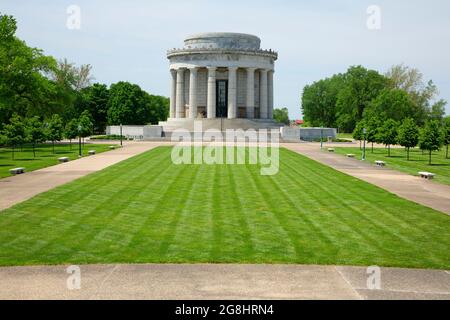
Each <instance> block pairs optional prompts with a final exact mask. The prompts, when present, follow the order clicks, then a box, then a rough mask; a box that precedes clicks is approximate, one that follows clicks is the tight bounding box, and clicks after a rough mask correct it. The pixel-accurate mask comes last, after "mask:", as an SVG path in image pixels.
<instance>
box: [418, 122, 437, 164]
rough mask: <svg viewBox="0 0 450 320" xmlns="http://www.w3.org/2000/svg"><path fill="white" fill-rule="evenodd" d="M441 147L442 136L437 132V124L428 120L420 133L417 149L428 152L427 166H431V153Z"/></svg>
mask: <svg viewBox="0 0 450 320" xmlns="http://www.w3.org/2000/svg"><path fill="white" fill-rule="evenodd" d="M441 145H442V136H441V133H440V130H439V123H438V122H437V121H436V120H430V121H427V122H426V123H425V126H424V127H423V128H422V130H421V131H420V136H419V147H420V149H422V150H427V151H428V152H429V159H428V164H430V165H431V153H432V152H433V151H436V150H439V148H440V147H441Z"/></svg>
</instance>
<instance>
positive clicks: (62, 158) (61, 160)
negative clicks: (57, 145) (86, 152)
mask: <svg viewBox="0 0 450 320" xmlns="http://www.w3.org/2000/svg"><path fill="white" fill-rule="evenodd" d="M58 161H59V162H68V161H69V158H68V157H61V158H58Z"/></svg>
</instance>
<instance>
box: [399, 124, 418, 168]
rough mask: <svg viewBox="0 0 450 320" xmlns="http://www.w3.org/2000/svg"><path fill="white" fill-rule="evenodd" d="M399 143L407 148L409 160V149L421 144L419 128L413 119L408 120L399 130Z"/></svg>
mask: <svg viewBox="0 0 450 320" xmlns="http://www.w3.org/2000/svg"><path fill="white" fill-rule="evenodd" d="M397 142H398V143H399V144H400V145H401V146H403V147H405V148H406V159H407V160H409V149H410V148H414V147H415V146H417V143H418V142H419V128H418V127H417V125H416V123H415V121H414V120H413V119H412V118H406V119H404V120H403V122H402V124H401V125H400V127H399V128H398V137H397Z"/></svg>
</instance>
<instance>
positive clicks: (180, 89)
mask: <svg viewBox="0 0 450 320" xmlns="http://www.w3.org/2000/svg"><path fill="white" fill-rule="evenodd" d="M175 108H176V117H177V118H184V68H179V69H178V70H177V101H176V104H175Z"/></svg>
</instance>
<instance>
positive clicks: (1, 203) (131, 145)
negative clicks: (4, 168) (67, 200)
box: [0, 142, 166, 211]
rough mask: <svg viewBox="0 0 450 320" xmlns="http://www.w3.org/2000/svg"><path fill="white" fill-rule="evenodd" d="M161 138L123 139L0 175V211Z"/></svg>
mask: <svg viewBox="0 0 450 320" xmlns="http://www.w3.org/2000/svg"><path fill="white" fill-rule="evenodd" d="M164 144H166V143H164V142H126V143H125V144H124V146H123V148H118V149H115V150H112V151H107V152H103V153H99V154H96V155H94V156H89V157H84V158H81V159H78V160H73V161H69V162H66V163H62V164H58V165H55V166H51V167H47V168H44V169H39V170H36V171H32V172H27V173H25V174H21V175H17V176H11V177H8V178H3V179H0V211H1V210H4V209H6V208H9V207H11V206H12V205H14V204H16V203H19V202H22V201H25V200H27V199H29V198H31V197H33V196H35V195H37V194H39V193H41V192H44V191H48V190H50V189H52V188H55V187H57V186H60V185H62V184H65V183H67V182H70V181H73V180H75V179H78V178H80V177H83V176H85V175H87V174H89V173H92V172H95V171H99V170H102V169H104V168H106V167H109V166H111V165H113V164H115V163H118V162H120V161H123V160H125V159H128V158H130V157H133V156H135V155H137V154H140V153H142V152H145V151H147V150H150V149H152V148H155V147H157V146H160V145H164Z"/></svg>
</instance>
